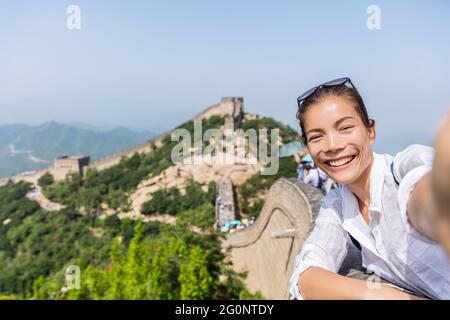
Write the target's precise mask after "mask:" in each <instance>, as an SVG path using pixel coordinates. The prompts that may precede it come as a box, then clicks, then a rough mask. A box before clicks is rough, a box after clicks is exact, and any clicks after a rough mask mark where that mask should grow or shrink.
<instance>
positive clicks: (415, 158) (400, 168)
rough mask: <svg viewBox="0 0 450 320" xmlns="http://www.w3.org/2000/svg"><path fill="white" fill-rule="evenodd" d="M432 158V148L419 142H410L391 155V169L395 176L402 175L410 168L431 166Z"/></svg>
mask: <svg viewBox="0 0 450 320" xmlns="http://www.w3.org/2000/svg"><path fill="white" fill-rule="evenodd" d="M433 158H434V148H433V147H430V146H425V145H421V144H412V145H410V146H408V147H406V148H405V149H403V150H401V151H400V152H398V153H396V154H395V156H394V157H393V160H392V161H393V164H392V166H393V168H392V169H393V171H394V172H395V174H396V176H397V177H400V178H401V177H403V176H404V175H405V174H406V173H408V172H409V171H411V170H412V169H414V168H416V167H418V166H421V165H428V166H431V165H432V162H433Z"/></svg>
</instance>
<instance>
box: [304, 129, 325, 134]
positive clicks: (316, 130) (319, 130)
mask: <svg viewBox="0 0 450 320" xmlns="http://www.w3.org/2000/svg"><path fill="white" fill-rule="evenodd" d="M311 132H320V133H323V132H324V130H323V129H311V130H309V131H308V132H307V133H306V134H309V133H311Z"/></svg>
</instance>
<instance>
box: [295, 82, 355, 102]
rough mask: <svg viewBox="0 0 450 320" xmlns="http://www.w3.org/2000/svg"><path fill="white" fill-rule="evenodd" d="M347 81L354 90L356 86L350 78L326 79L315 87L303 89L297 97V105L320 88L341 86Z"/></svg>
mask: <svg viewBox="0 0 450 320" xmlns="http://www.w3.org/2000/svg"><path fill="white" fill-rule="evenodd" d="M347 83H349V84H350V85H351V87H352V88H353V89H355V90H356V88H355V86H354V85H353V83H352V80H350V78H338V79H334V80H331V81H327V82H325V83H322V84H321V85H318V86H317V87H314V88H311V89H309V90H307V91H305V92H304V93H302V94H301V95H300V96H299V97H298V98H297V104H298V107H299V108H300V107H301V104H302V102H303V101H305V100H306V99H308V98H309V97H311V96H312V95H313V94H315V93H316V92H317V91H318V90H320V89H321V88H326V87H334V86H341V85H344V84H347Z"/></svg>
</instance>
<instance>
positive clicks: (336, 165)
mask: <svg viewBox="0 0 450 320" xmlns="http://www.w3.org/2000/svg"><path fill="white" fill-rule="evenodd" d="M355 158H356V155H350V156H345V157H339V158H333V159H330V160H327V161H325V162H324V165H325V166H326V167H327V169H328V170H331V171H340V170H343V169H346V168H348V167H350V166H351V165H352V163H353V160H354V159H355Z"/></svg>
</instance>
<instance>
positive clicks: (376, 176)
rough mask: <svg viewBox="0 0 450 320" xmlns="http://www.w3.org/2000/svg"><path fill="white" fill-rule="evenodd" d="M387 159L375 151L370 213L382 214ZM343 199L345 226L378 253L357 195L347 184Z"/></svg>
mask: <svg viewBox="0 0 450 320" xmlns="http://www.w3.org/2000/svg"><path fill="white" fill-rule="evenodd" d="M385 166H386V161H385V159H384V157H383V156H382V155H379V154H376V153H375V152H374V153H373V163H372V168H371V170H370V204H369V214H370V213H371V212H378V213H380V214H381V208H382V204H381V195H382V191H383V185H384V169H385ZM342 191H343V201H342V209H343V210H342V211H343V212H342V215H343V220H344V221H343V227H344V229H345V230H347V232H349V233H350V234H352V235H353V236H354V237H355V238H356V239H357V240H358V241H359V242H360V243H361V244H362V245H363V246H364V247H366V248H368V249H369V250H371V251H372V252H373V253H375V254H377V251H376V249H375V246H374V244H373V243H372V241H371V240H370V228H369V226H368V225H367V224H366V223H365V221H364V219H363V218H362V216H361V215H360V212H359V206H358V201H357V199H356V196H355V195H354V194H353V193H352V192H351V191H350V190H349V189H348V187H347V186H346V185H343V186H342Z"/></svg>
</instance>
